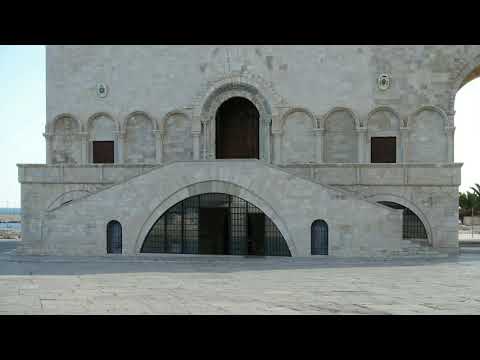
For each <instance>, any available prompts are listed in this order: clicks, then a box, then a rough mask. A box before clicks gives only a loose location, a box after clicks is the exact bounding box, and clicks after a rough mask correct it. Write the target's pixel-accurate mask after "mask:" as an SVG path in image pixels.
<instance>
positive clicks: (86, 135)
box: [77, 131, 88, 139]
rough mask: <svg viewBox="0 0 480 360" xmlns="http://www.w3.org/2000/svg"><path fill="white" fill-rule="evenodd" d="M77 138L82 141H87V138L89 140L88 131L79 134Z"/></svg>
mask: <svg viewBox="0 0 480 360" xmlns="http://www.w3.org/2000/svg"><path fill="white" fill-rule="evenodd" d="M77 136H78V137H79V138H80V139H87V138H88V132H86V131H80V132H77Z"/></svg>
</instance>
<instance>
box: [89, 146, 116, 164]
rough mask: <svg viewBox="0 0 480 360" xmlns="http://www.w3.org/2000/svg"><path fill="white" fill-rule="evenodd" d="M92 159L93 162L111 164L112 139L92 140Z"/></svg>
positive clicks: (112, 161)
mask: <svg viewBox="0 0 480 360" xmlns="http://www.w3.org/2000/svg"><path fill="white" fill-rule="evenodd" d="M92 160H93V163H94V164H113V163H114V160H115V156H114V146H113V141H94V142H93V159H92Z"/></svg>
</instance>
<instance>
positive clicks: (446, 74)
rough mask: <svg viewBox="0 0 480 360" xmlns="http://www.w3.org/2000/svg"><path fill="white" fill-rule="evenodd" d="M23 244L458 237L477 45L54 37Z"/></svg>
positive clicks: (398, 247) (131, 246) (112, 249)
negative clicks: (462, 117) (86, 41)
mask: <svg viewBox="0 0 480 360" xmlns="http://www.w3.org/2000/svg"><path fill="white" fill-rule="evenodd" d="M46 56H47V119H46V126H45V133H44V136H45V140H46V159H47V161H46V164H41V165H38V164H21V165H18V171H19V181H20V183H21V186H22V199H21V203H22V211H23V214H22V231H23V241H22V244H21V245H20V246H19V249H18V250H19V252H21V253H24V254H39V255H42V254H52V255H106V254H123V255H138V256H148V255H149V254H195V255H197V254H198V255H202V254H206V255H240V256H242V255H243V256H245V255H252V256H255V255H256V256H293V257H308V256H317V255H318V256H333V257H356V256H359V257H362V256H364V257H376V256H380V257H389V256H403V255H405V256H407V255H435V254H445V253H456V252H457V251H458V230H457V226H458V186H459V185H460V174H461V164H456V163H454V141H453V140H454V131H455V117H454V114H455V112H454V100H455V95H456V93H457V91H458V90H459V89H460V88H461V87H462V86H463V85H464V84H466V83H467V82H468V81H470V80H472V79H474V78H476V77H477V76H478V75H480V71H479V69H480V67H479V65H480V46H466V45H448V46H447V45H428V46H426V45H425V46H424V45H405V46H402V45H395V46H391V45H389V46H380V45H375V46H374V45H369V46H365V45H364V46H355V45H351V46H346V45H342V46H334V45H329V46H303V45H302V46H265V45H262V46H254V45H251V46H247V45H245V46H236V45H231V46H214V45H208V46H207V45H175V46H173V45H169V46H160V45H155V46H47V55H46Z"/></svg>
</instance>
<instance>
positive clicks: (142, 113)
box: [121, 110, 158, 131]
mask: <svg viewBox="0 0 480 360" xmlns="http://www.w3.org/2000/svg"><path fill="white" fill-rule="evenodd" d="M135 116H143V117H145V118H147V119H148V120H150V121H151V122H152V125H153V129H154V130H157V129H158V123H157V121H155V120H154V119H153V117H152V116H150V114H148V113H147V112H145V111H141V110H136V111H133V112H131V113H130V114H128V115H127V116H125V118H124V119H123V121H122V124H121V128H122V130H123V131H126V130H127V124H128V121H129V120H130V119H131V118H133V117H135Z"/></svg>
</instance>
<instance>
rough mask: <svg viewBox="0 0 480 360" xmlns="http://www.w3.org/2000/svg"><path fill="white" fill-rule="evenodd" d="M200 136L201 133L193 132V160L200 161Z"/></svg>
mask: <svg viewBox="0 0 480 360" xmlns="http://www.w3.org/2000/svg"><path fill="white" fill-rule="evenodd" d="M200 135H201V131H193V132H192V136H193V160H200Z"/></svg>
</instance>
